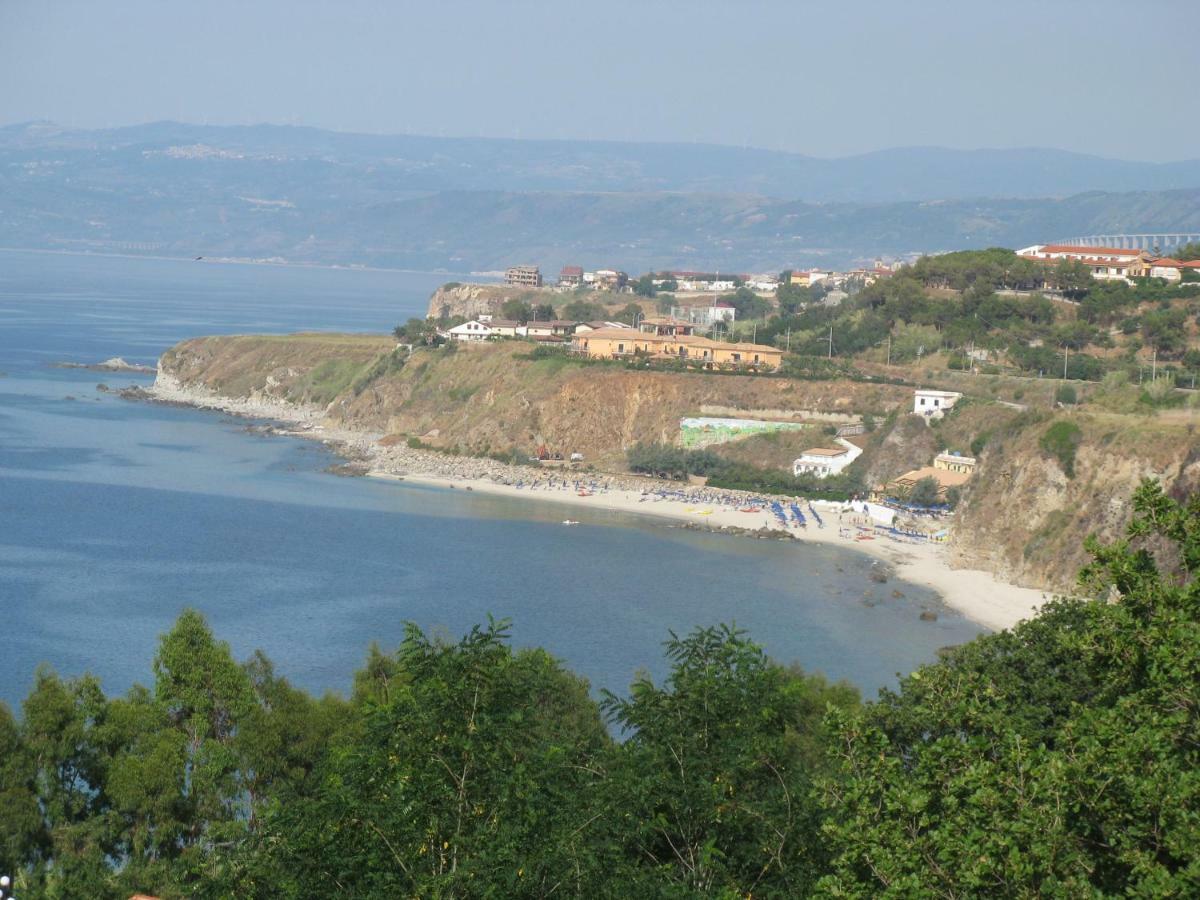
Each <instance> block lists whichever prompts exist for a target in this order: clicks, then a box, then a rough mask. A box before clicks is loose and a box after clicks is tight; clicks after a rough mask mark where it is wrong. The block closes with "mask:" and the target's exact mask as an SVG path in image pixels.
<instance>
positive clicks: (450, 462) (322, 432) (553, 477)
mask: <svg viewBox="0 0 1200 900" xmlns="http://www.w3.org/2000/svg"><path fill="white" fill-rule="evenodd" d="M121 394H122V396H124V397H127V398H129V399H134V400H151V401H154V402H157V403H169V404H173V405H181V406H191V407H198V408H201V409H213V410H219V411H221V412H224V413H228V414H230V415H234V416H239V417H245V418H252V419H265V420H268V421H270V422H272V423H274V424H273V425H271V426H270V429H271V430H272V431H274V432H275V433H278V434H282V435H287V436H290V437H303V438H307V439H310V440H319V441H321V442H322V443H324V444H326V445H327V446H329V447H330V448H331V449H333V450H334V451H335V452H337V453H338V455H339V456H341V457H342V459H343V462H342V463H341V464H339V465H337V466H333V467H331V468H332V469H333V470H334V471H335V474H339V475H356V474H358V475H376V476H380V475H381V476H387V477H391V478H404V477H412V478H419V479H421V480H446V481H451V482H479V481H487V482H491V483H493V484H496V485H502V486H508V487H517V486H520V487H523V488H527V489H529V490H531V491H536V490H539V489H552V488H556V487H560V486H562V485H564V484H568V483H571V484H574V483H578V484H579V485H580V486H581V487H585V488H590V489H591V490H592V491H593V492H596V491H599V492H609V491H633V492H637V493H643V492H646V491H653V490H670V491H672V492H676V493H679V494H681V495H682V497H683V499H685V500H686V501H687V502H692V503H724V504H735V505H736V504H745V503H747V502H748V501H750V500H751V499H753V498H754V497H756V496H757V495H755V494H753V493H750V492H747V491H735V490H729V489H725V488H711V487H702V486H696V485H684V484H680V483H679V482H670V481H663V480H660V479H656V478H649V477H643V476H637V475H618V474H611V473H597V472H588V471H582V470H567V469H551V468H540V467H538V466H532V465H530V466H521V465H514V464H512V463H505V462H500V461H499V460H494V459H487V458H484V457H475V456H457V455H453V454H448V453H440V452H438V451H436V450H426V449H421V448H414V447H409V446H407V445H405V444H390V445H389V444H385V443H382V442H381V440H380V439H381V438H382V437H383V435H379V434H371V433H364V432H360V431H354V430H350V429H344V428H331V427H329V426H328V424H327V423H326V421H325V414H324V411H323V410H321V409H319V408H317V407H315V406H299V405H296V404H291V403H282V402H279V401H276V400H268V399H263V398H230V397H225V396H222V395H220V394H217V393H215V392H212V391H209V390H206V389H204V388H196V387H193V386H187V385H183V384H181V383H180V382H179V380H178V379H177V378H175V377H174V376H172V375H169V374H167V373H163V372H160V373H159V374H158V377H157V378H156V379H155V381H154V384H153V385H152V386H151V387H150V388H141V387H133V388H126V389H124V390H123V391H122V392H121ZM692 524H693V525H694V526H695V527H700V526H698V525H696V523H692ZM706 530H712V531H725V532H726V533H738V534H747V535H752V536H756V537H785V538H789V539H790V538H793V537H794V535H792V534H791V533H790V532H787V531H785V530H783V529H761V528H735V527H731V528H711V529H706Z"/></svg>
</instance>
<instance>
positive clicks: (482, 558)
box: [0, 251, 982, 708]
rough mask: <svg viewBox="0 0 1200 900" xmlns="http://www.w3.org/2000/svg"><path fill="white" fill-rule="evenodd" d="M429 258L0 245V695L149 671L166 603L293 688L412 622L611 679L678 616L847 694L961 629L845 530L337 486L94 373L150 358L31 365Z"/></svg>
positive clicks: (235, 428) (968, 628)
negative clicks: (808, 534) (743, 640)
mask: <svg viewBox="0 0 1200 900" xmlns="http://www.w3.org/2000/svg"><path fill="white" fill-rule="evenodd" d="M451 277H452V276H448V275H446V274H418V273H407V272H393V271H374V270H355V269H315V268H290V267H272V266H252V265H234V264H217V263H209V262H204V261H175V260H157V259H136V258H117V257H97V256H82V255H66V254H50V253H29V252H15V251H0V373H3V374H0V660H2V665H0V701H3V702H7V703H8V704H9V705H10V706H12V707H14V708H16V707H17V706H18V705H19V703H20V700H21V698H22V697H24V696H25V694H26V693H27V692H28V690H29V688H30V686H31V684H32V679H33V676H34V672H35V670H36V668H37V667H38V666H39V665H49V666H51V667H53V668H54V669H56V670H57V671H59V672H60V673H62V674H64V675H77V674H80V673H83V672H92V673H94V674H96V675H97V676H99V677H100V678H101V680H102V682H103V685H104V687H105V689H106V690H108V691H109V692H110V693H117V692H123V691H125V690H127V689H128V688H129V687H130V685H132V684H133V683H134V682H139V681H140V682H142V683H150V682H151V680H152V668H151V666H152V660H153V656H154V652H155V647H156V643H157V640H158V637H159V635H160V634H161V633H162V632H163V631H165V630H166V629H168V628H169V627H170V626H171V623H172V622H173V621H174V619H175V618H176V617H177V616H178V614H179V612H180V610H182V609H184V608H185V607H194V608H196V609H199V610H201V611H202V612H203V613H204V614H205V615H206V616H207V617H208V619H209V621H210V623H211V624H212V626H213V628H214V630H215V631H216V632H217V634H218V636H219V637H221V638H223V639H225V640H227V641H228V642H229V643H230V644H231V646H232V648H233V651H234V653H235V654H236V655H237V656H238V657H239V658H244V657H246V656H248V655H249V654H251V653H252V652H253V651H254V650H255V649H262V650H264V651H265V652H266V653H267V655H268V656H269V657H270V658H271V659H272V660H273V661H274V663H275V665H276V669H277V670H278V671H279V672H280V673H281V674H283V675H286V676H287V677H288V678H289V679H291V680H292V681H293V682H294V683H296V684H298V685H300V686H302V687H304V688H307V689H309V690H312V691H315V692H323V691H327V690H328V691H337V692H345V691H347V690H348V689H349V686H350V683H351V677H352V673H353V672H354V670H355V669H356V668H357V667H359V666H360V665H361V664H362V662H363V660H364V658H365V655H366V652H367V649H368V647H369V646H370V645H371V643H372V642H375V643H378V644H379V645H380V646H381V647H383V648H385V649H392V648H394V647H395V646H396V643H397V642H398V641H399V640H400V639H401V637H402V635H403V629H404V625H405V623H406V622H410V621H411V622H415V623H416V624H418V625H420V626H421V627H422V628H425V629H428V630H431V631H434V632H436V633H438V634H442V635H446V636H451V637H453V636H457V635H460V634H462V633H463V632H465V631H466V630H469V628H470V627H471V626H472V625H473V624H475V623H478V622H483V621H486V619H487V617H488V616H489V615H493V616H495V617H497V618H506V619H509V620H511V633H512V638H513V641H514V643H516V644H517V645H521V646H525V645H540V646H544V647H546V648H547V649H549V650H550V651H551V652H553V653H554V654H556V655H557V656H559V657H561V658H562V659H563V660H565V662H566V663H567V665H569V666H570V667H571V668H572V669H573V670H575V671H576V672H579V673H580V674H582V675H584V676H586V677H587V678H588V679H589V680H590V681H591V683H592V685H593V687H595V688H599V687H604V688H608V689H610V690H614V691H616V692H618V693H620V692H623V691H624V690H625V689H626V688H627V687H628V685H629V683H630V681H631V679H632V678H633V677H634V676H635V675H636V674H637V673H638V672H648V673H650V674H651V675H652V676H655V677H661V676H662V674H663V673H664V671H665V665H664V662H663V658H662V646H661V644H662V641H663V640H664V639H665V638H667V637H668V635H669V633H670V631H672V630H674V631H676V632H683V631H687V630H688V629H691V628H693V627H695V626H698V625H710V624H714V623H718V622H733V623H736V625H737V626H739V627H741V628H744V629H746V630H747V631H748V632H749V633H750V634H751V636H753V637H754V638H755V639H757V640H758V641H760V642H761V643H762V644H763V645H764V646H765V648H766V649H767V651H768V652H769V653H770V654H771V655H772V656H774V657H775V658H776V659H779V660H780V661H783V662H787V663H791V662H798V663H799V664H800V665H802V666H803V667H804V668H806V669H809V670H819V671H822V672H824V673H825V674H826V675H827V676H829V677H831V678H835V679H836V678H845V679H848V680H850V681H852V682H853V683H855V684H857V685H858V686H859V687H861V688H862V689H863V690H864V691H866V692H867V694H868V695H873V694H874V693H875V691H876V690H877V689H878V688H880V687H883V686H891V685H894V684H895V681H896V676H897V673H906V672H908V671H911V670H912V669H913V668H915V667H916V666H918V665H920V664H921V663H924V662H929V661H932V660H934V659H935V655H936V651H937V649H938V648H939V647H941V646H944V645H948V644H956V643H960V642H962V641H965V640H968V639H970V638H971V637H973V636H975V635H976V634H979V633H980V632H981V630H982V629H981V628H980V627H979V626H977V625H975V624H973V623H971V622H969V621H967V620H965V619H964V618H962V617H961V616H959V615H957V614H956V613H954V612H953V611H951V610H949V609H946V608H945V607H943V606H941V605H940V604H939V603H938V601H937V599H936V598H934V597H933V596H932V595H931V594H930V592H929V591H928V590H926V589H923V588H919V587H915V586H912V585H908V584H903V583H898V582H895V581H893V582H891V583H888V584H882V585H881V584H875V583H873V582H871V581H870V580H869V578H868V577H867V575H868V570H869V568H870V560H869V559H867V558H866V557H864V556H863V555H861V554H858V553H855V552H854V551H851V550H848V549H846V550H843V549H841V548H830V547H817V546H804V545H797V544H790V543H779V542H763V541H755V540H750V539H740V538H732V537H724V536H720V535H710V534H705V533H699V532H690V531H684V530H681V529H678V528H671V527H668V525H667V524H665V523H664V522H661V521H658V520H654V519H649V518H644V517H638V516H631V515H620V514H616V513H605V512H600V511H596V512H592V511H588V510H583V509H581V510H579V511H578V512H576V511H575V510H574V509H573V510H572V511H571V515H572V517H576V518H578V519H580V520H581V521H582V524H581V526H580V527H577V528H563V527H562V526H561V524H560V523H561V520H562V518H563V511H562V507H559V506H554V505H551V504H545V503H539V502H537V501H532V500H530V501H525V500H514V499H509V498H498V497H487V496H480V495H477V494H468V493H466V492H463V491H454V490H439V489H434V488H427V487H419V486H415V485H408V484H403V483H385V482H379V481H375V480H373V479H361V478H344V477H337V476H334V475H331V474H328V473H326V472H325V469H326V468H327V467H328V466H329V465H330V464H331V463H333V462H335V461H336V460H334V459H333V458H331V456H330V455H329V453H328V452H327V451H325V450H324V449H323V448H322V447H320V446H319V445H317V444H313V443H311V442H305V441H301V440H296V439H291V438H285V437H279V436H263V435H262V434H259V433H253V432H250V431H248V430H247V428H246V423H245V422H244V421H235V420H231V419H229V418H227V417H224V416H222V415H221V414H218V413H212V412H203V411H198V410H190V409H180V408H173V407H166V406H157V405H151V404H146V403H136V402H130V401H126V400H122V399H120V398H117V397H115V396H113V395H111V394H105V393H101V392H98V391H97V390H96V387H97V384H99V383H105V384H107V385H109V386H111V387H121V386H125V385H130V384H147V383H149V382H150V381H151V380H152V376H141V375H128V374H111V373H101V372H95V371H89V370H81V369H65V368H59V367H56V364H57V363H61V362H75V363H95V362H98V361H100V360H103V359H107V358H109V357H112V356H123V357H124V358H125V359H127V360H129V361H131V362H138V363H145V364H151V365H152V364H153V363H154V361H155V360H156V358H157V357H158V355H159V354H160V353H161V352H162V351H163V350H165V349H166V348H168V347H169V346H171V345H172V344H173V343H175V342H176V341H179V340H182V339H183V338H187V337H194V336H198V335H205V334H222V333H247V332H276V333H279V332H291V331H317V330H339V331H363V332H386V331H390V330H391V328H392V327H393V326H394V325H395V324H397V323H398V322H401V321H403V320H405V319H407V318H408V317H410V316H413V315H423V314H424V310H425V304H426V300H427V298H428V296H429V293H430V292H431V291H432V290H433V289H434V288H435V287H436V286H437V285H438V284H440V283H442V282H443V281H446V280H449V279H450V278H451ZM458 278H459V279H461V276H458ZM897 589H899V591H900V592H901V593H902V594H903V596H902V597H896V596H894V595H893V592H894V591H895V590H897ZM925 607H930V608H933V609H935V610H937V612H938V619H937V621H936V622H922V621H920V619H919V614H920V612H921V610H922V609H923V608H925Z"/></svg>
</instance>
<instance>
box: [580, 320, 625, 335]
mask: <svg viewBox="0 0 1200 900" xmlns="http://www.w3.org/2000/svg"><path fill="white" fill-rule="evenodd" d="M601 328H626V329H629V330H630V331H632V330H633V327H632V326H630V325H626V324H625V323H624V322H600V321H596V322H579V323H577V324H576V325H575V331H574V332H573V333H574V334H583V333H584V332H585V331H599V330H600V329H601Z"/></svg>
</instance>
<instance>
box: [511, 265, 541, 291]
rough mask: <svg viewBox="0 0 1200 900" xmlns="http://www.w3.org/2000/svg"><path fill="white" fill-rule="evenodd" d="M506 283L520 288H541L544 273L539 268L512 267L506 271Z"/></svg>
mask: <svg viewBox="0 0 1200 900" xmlns="http://www.w3.org/2000/svg"><path fill="white" fill-rule="evenodd" d="M504 283H505V284H511V285H518V286H520V287H541V286H542V273H541V270H540V269H538V267H537V266H510V267H509V268H508V269H506V270H505V271H504Z"/></svg>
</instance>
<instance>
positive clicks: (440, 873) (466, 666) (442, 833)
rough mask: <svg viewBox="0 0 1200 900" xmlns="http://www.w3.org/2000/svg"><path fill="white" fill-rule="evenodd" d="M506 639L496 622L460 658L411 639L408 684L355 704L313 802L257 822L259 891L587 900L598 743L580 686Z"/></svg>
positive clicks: (479, 631)
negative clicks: (356, 717)
mask: <svg viewBox="0 0 1200 900" xmlns="http://www.w3.org/2000/svg"><path fill="white" fill-rule="evenodd" d="M507 639H508V638H507V631H506V629H505V626H504V625H503V624H502V623H501V624H498V623H495V622H493V623H491V624H490V625H489V626H488V627H486V628H475V629H473V630H472V631H471V633H470V634H468V635H467V636H465V637H464V638H463V639H462V640H461V641H459V642H458V643H455V644H447V643H441V642H436V641H432V640H430V639H429V638H427V637H426V636H425V635H424V634H422V633H421V632H420V631H419V630H418V629H417V628H416V627H415V626H411V625H410V626H409V627H408V629H407V631H406V636H405V639H404V643H403V645H402V647H401V649H400V652H399V655H398V659H397V662H398V665H399V668H400V669H401V670H402V671H403V673H404V677H403V678H402V679H399V680H396V681H392V682H391V685H390V687H389V690H388V696H387V699H386V700H384V701H382V702H376V701H375V700H369V701H368V702H366V703H365V704H364V705H363V707H362V709H361V713H360V715H361V728H360V729H358V733H357V735H356V737H355V738H354V740H353V741H348V742H346V743H344V744H341V745H337V746H335V748H334V750H333V752H332V753H331V754H330V756H329V757H328V758H327V760H326V762H325V764H324V765H323V767H322V768H321V770H320V771H319V772H318V774H317V784H316V787H315V790H314V791H313V792H312V794H311V795H310V796H308V797H301V798H296V799H293V800H291V801H289V802H288V803H286V804H283V805H280V806H277V807H276V808H275V809H274V811H273V813H272V815H271V816H270V817H269V820H268V821H267V822H266V823H265V826H264V835H263V839H262V840H261V841H260V842H259V844H258V849H259V852H260V853H261V854H262V856H261V857H260V859H259V860H258V861H257V862H256V863H255V867H256V868H257V870H258V871H259V873H260V874H259V876H258V878H259V879H260V880H261V881H260V883H262V886H263V887H264V888H267V885H268V884H269V889H267V890H265V891H264V893H270V894H275V895H294V896H308V895H309V894H311V888H312V886H313V885H317V884H336V885H339V890H340V891H342V892H345V893H347V894H348V895H353V896H545V895H546V894H547V893H549V892H550V891H551V890H552V889H553V888H554V887H555V886H558V888H559V890H561V891H565V892H566V894H567V895H570V896H581V895H587V894H589V893H591V891H590V890H589V887H588V885H589V884H590V883H591V882H592V881H593V880H595V879H598V878H600V877H601V874H602V873H601V872H600V871H599V870H598V868H597V866H596V864H595V863H593V862H592V861H591V860H592V851H591V850H590V849H589V846H588V845H589V841H590V840H591V838H592V829H593V825H594V823H595V821H596V819H597V817H596V815H595V811H594V809H593V808H592V805H591V798H592V797H593V796H594V793H595V786H596V782H597V778H598V777H599V770H598V769H597V768H596V764H595V759H596V757H597V756H598V754H599V753H600V752H601V751H602V750H603V749H604V748H605V747H606V746H607V745H608V737H607V735H606V734H605V731H604V728H603V724H602V722H601V720H600V717H599V715H598V710H597V708H596V706H595V704H594V703H592V702H591V701H590V699H589V698H588V695H587V686H586V684H585V683H584V682H582V681H581V680H580V679H578V678H576V677H575V676H573V675H570V674H569V673H567V672H565V671H564V670H563V668H562V666H561V664H559V663H558V662H557V661H556V660H554V659H552V658H551V657H550V656H549V655H548V654H546V653H545V652H544V651H540V650H528V651H521V652H518V653H514V652H513V651H512V650H511V648H510V647H509V646H508V644H507ZM263 882H265V883H263Z"/></svg>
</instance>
